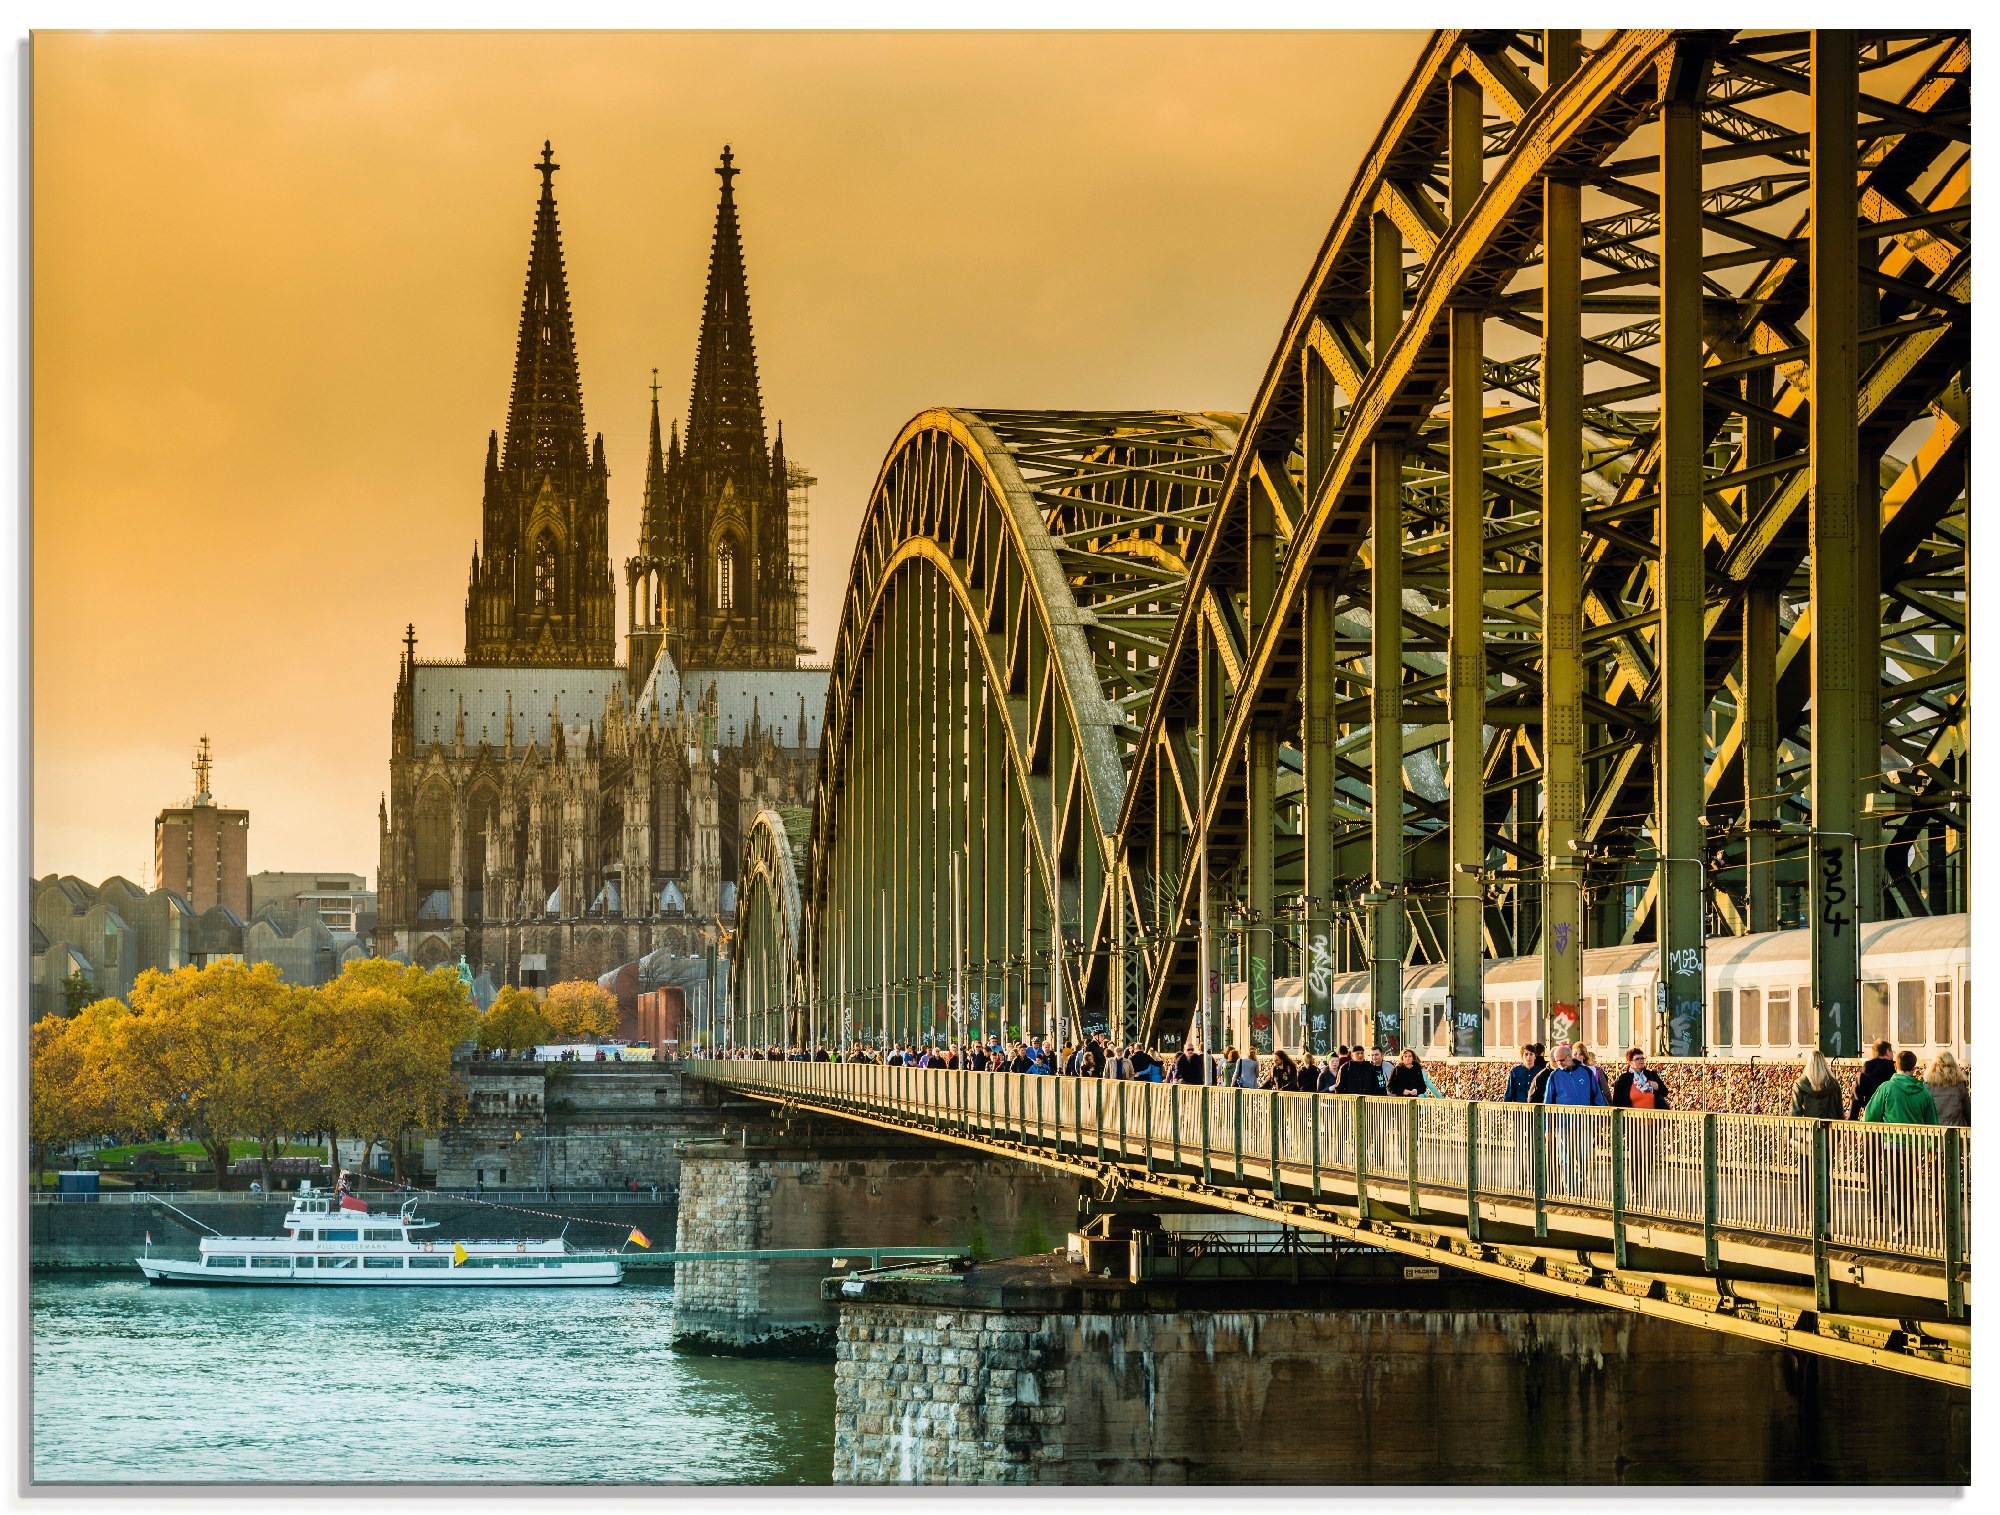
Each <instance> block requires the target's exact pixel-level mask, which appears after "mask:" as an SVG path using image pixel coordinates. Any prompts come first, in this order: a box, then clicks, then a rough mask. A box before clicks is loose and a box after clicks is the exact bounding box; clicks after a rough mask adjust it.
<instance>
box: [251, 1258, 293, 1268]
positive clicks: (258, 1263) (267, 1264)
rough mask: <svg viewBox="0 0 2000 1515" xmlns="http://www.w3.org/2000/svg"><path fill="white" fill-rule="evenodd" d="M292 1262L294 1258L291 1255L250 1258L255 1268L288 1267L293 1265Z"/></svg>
mask: <svg viewBox="0 0 2000 1515" xmlns="http://www.w3.org/2000/svg"><path fill="white" fill-rule="evenodd" d="M291 1263H292V1260H291V1259H290V1258H289V1257H253V1258H251V1259H250V1266H251V1267H253V1268H288V1267H290V1266H291Z"/></svg>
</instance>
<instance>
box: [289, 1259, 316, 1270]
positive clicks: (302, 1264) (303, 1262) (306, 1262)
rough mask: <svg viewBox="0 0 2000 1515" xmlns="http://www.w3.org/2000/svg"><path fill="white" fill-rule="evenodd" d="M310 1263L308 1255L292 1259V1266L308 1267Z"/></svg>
mask: <svg viewBox="0 0 2000 1515" xmlns="http://www.w3.org/2000/svg"><path fill="white" fill-rule="evenodd" d="M312 1265H313V1260H312V1259H311V1258H310V1257H295V1258H293V1259H292V1266H293V1267H295V1268H310V1267H311V1266H312Z"/></svg>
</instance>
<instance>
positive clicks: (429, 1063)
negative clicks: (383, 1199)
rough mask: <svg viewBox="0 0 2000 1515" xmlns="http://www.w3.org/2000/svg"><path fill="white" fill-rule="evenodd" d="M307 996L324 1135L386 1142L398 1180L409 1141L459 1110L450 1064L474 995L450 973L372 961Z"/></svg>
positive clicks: (466, 1034)
mask: <svg viewBox="0 0 2000 1515" xmlns="http://www.w3.org/2000/svg"><path fill="white" fill-rule="evenodd" d="M315 998H316V1000H317V1001H318V1003H317V1005H316V1006H315V1008H314V1010H313V1011H312V1012H311V1020H312V1023H313V1026H314V1028H315V1031H316V1034H317V1035H318V1036H319V1037H321V1038H323V1039H324V1045H323V1047H322V1048H321V1049H320V1051H319V1054H318V1055H317V1056H316V1057H315V1059H314V1064H315V1066H314V1069H313V1075H312V1078H313V1084H314V1096H315V1099H316V1100H317V1101H318V1102H319V1105H320V1108H321V1110H322V1111H323V1113H324V1116H325V1118H326V1129H327V1130H328V1131H329V1132H333V1131H339V1130H346V1131H351V1132H352V1133H353V1134H354V1135H356V1136H358V1137H360V1138H362V1139H363V1140H364V1141H366V1142H367V1143H368V1144H370V1145H372V1144H373V1143H375V1142H378V1141H380V1142H386V1143H387V1144H388V1146H389V1150H390V1153H391V1154H392V1161H393V1162H394V1164H395V1173H396V1177H397V1178H398V1179H401V1178H402V1176H403V1150H404V1145H405V1143H406V1142H407V1140H408V1138H409V1137H410V1135H411V1134H412V1133H415V1132H428V1131H435V1130H437V1129H438V1128H439V1127H441V1126H443V1125H444V1124H445V1123H446V1122H447V1121H449V1120H452V1119H454V1118H456V1117H457V1116H458V1115H459V1114H461V1113H462V1112H463V1110H464V1107H465V1091H464V1088H463V1085H462V1084H461V1083H460V1081H459V1079H458V1077H457V1075H456V1074H455V1073H454V1072H453V1070H452V1065H451V1057H452V1051H453V1049H454V1048H455V1047H457V1046H458V1044H459V1043H461V1042H464V1041H467V1040H470V1039H471V1038H472V1037H473V1035H474V1034H475V1032H476V1031H477V1029H478V1012H477V1010H476V1008H475V1007H474V1005H473V1002H472V993H471V991H470V990H469V989H468V988H467V987H466V985H465V983H464V981H463V980H461V979H460V978H459V976H458V973H457V971H456V970H455V969H452V968H435V969H432V970H431V971H429V972H425V971H424V970H423V969H422V968H417V967H412V966H409V965H407V964H402V963H395V962H391V961H389V960H388V959H386V958H370V959H366V960H364V961H359V962H352V963H349V964H348V965H347V967H346V969H345V970H343V972H342V973H341V975H340V977H339V978H337V979H335V980H334V981H333V982H332V983H330V984H326V985H323V986H322V987H321V988H320V989H319V990H318V991H316V994H315ZM337 1150H338V1149H337V1148H336V1151H337Z"/></svg>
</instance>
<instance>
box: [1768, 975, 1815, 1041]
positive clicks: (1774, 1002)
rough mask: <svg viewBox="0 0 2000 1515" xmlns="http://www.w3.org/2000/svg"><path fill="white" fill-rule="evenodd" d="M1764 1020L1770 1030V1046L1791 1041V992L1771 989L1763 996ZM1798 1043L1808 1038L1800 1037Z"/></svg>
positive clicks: (1787, 989) (1785, 989)
mask: <svg viewBox="0 0 2000 1515" xmlns="http://www.w3.org/2000/svg"><path fill="white" fill-rule="evenodd" d="M1764 1018H1765V1021H1766V1022H1767V1023H1768V1024H1769V1026H1770V1028H1771V1045H1772V1046H1774V1047H1775V1046H1778V1045H1780V1044H1781V1043H1784V1042H1789V1041H1792V1040H1793V1039H1794V1038H1793V1036H1792V991H1791V990H1790V988H1784V989H1771V990H1768V991H1766V993H1765V995H1764ZM1797 1040H1798V1041H1800V1042H1806V1041H1809V1040H1810V1038H1808V1037H1804V1036H1801V1037H1799V1038H1797Z"/></svg>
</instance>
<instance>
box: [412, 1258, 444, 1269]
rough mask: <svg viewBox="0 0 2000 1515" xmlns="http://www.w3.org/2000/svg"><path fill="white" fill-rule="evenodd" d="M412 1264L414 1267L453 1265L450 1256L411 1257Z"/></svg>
mask: <svg viewBox="0 0 2000 1515" xmlns="http://www.w3.org/2000/svg"><path fill="white" fill-rule="evenodd" d="M410 1266H411V1267H413V1268H447V1267H450V1266H451V1259H450V1258H449V1257H413V1258H411V1259H410Z"/></svg>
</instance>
